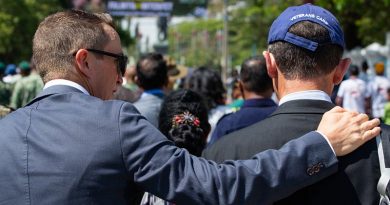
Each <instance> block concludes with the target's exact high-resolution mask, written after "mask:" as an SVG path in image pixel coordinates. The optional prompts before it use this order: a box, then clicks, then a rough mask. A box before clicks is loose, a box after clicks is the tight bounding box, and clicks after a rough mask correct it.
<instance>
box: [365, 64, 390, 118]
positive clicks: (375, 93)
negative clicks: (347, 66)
mask: <svg viewBox="0 0 390 205" xmlns="http://www.w3.org/2000/svg"><path fill="white" fill-rule="evenodd" d="M374 68H375V74H376V76H374V77H373V78H372V80H371V81H370V82H369V83H368V92H369V94H370V96H371V113H372V117H374V118H383V115H384V112H385V111H384V109H385V104H386V102H387V89H389V88H390V80H389V79H388V78H386V77H385V76H384V74H385V65H384V63H383V62H378V63H375V65H374Z"/></svg>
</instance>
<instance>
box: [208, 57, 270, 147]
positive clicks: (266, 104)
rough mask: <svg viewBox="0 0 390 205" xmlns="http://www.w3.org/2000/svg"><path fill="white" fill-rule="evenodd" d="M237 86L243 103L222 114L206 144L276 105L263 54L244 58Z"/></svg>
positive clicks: (262, 117)
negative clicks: (235, 108) (239, 107)
mask: <svg viewBox="0 0 390 205" xmlns="http://www.w3.org/2000/svg"><path fill="white" fill-rule="evenodd" d="M239 79H240V80H239V81H238V87H239V88H240V90H241V92H242V96H243V97H244V99H245V101H244V105H243V106H242V108H241V109H240V110H239V111H237V112H234V113H230V114H227V115H224V116H223V117H222V118H221V119H220V120H219V122H218V124H217V126H216V128H215V130H214V132H213V133H212V135H211V139H210V142H209V144H208V146H210V145H212V144H213V143H215V142H216V141H217V140H219V139H220V138H222V137H223V136H224V135H227V134H229V133H231V132H234V131H236V130H240V129H242V128H245V127H248V126H249V125H252V124H254V123H256V122H259V121H261V120H263V119H265V118H266V117H268V116H269V115H270V114H271V113H272V112H274V111H275V109H276V107H277V105H276V103H275V102H274V101H273V100H272V99H271V96H272V93H273V89H272V80H271V78H270V77H269V76H268V73H267V67H266V64H265V59H264V57H263V56H254V57H250V58H248V59H246V60H245V61H244V62H243V63H242V65H241V71H240V78H239Z"/></svg>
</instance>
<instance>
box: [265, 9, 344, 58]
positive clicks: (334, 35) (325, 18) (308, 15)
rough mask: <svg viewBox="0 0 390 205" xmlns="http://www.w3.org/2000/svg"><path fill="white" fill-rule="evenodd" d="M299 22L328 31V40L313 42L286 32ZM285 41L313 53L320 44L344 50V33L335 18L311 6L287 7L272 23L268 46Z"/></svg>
mask: <svg viewBox="0 0 390 205" xmlns="http://www.w3.org/2000/svg"><path fill="white" fill-rule="evenodd" d="M301 21H311V22H314V23H317V24H319V25H321V26H323V27H325V28H326V29H327V30H328V31H329V37H330V38H329V39H328V40H326V41H325V42H315V41H312V40H309V39H306V38H304V37H301V36H297V35H295V34H292V33H290V32H288V29H290V27H291V26H293V25H294V24H296V23H298V22H301ZM276 41H285V42H288V43H291V44H294V45H296V46H299V47H302V48H305V49H308V50H310V51H315V50H316V49H317V47H318V45H321V44H329V43H330V44H336V45H340V46H341V47H343V48H345V42H344V33H343V30H342V29H341V26H340V23H339V22H338V21H337V19H336V17H334V16H333V14H332V13H330V12H329V11H328V10H326V9H324V8H321V7H319V6H314V5H312V4H304V5H301V6H292V7H288V8H287V9H286V10H284V11H283V13H281V14H280V15H279V16H278V18H276V19H275V21H274V22H273V23H272V26H271V28H270V30H269V34H268V44H271V43H273V42H276Z"/></svg>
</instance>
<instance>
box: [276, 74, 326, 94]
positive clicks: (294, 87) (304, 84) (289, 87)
mask: <svg viewBox="0 0 390 205" xmlns="http://www.w3.org/2000/svg"><path fill="white" fill-rule="evenodd" d="M308 90H321V91H323V92H325V93H327V94H328V95H331V93H332V90H333V84H331V83H329V81H328V80H327V79H312V80H286V81H285V82H284V83H283V84H282V83H279V87H278V92H277V95H278V98H279V99H281V98H282V97H284V96H286V95H288V94H291V93H295V92H301V91H308Z"/></svg>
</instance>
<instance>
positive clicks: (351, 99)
mask: <svg viewBox="0 0 390 205" xmlns="http://www.w3.org/2000/svg"><path fill="white" fill-rule="evenodd" d="M349 74H350V75H349V78H348V79H347V80H344V81H342V82H341V84H340V87H339V90H338V92H337V98H336V105H339V106H342V107H343V108H345V109H348V110H352V111H356V112H359V113H370V110H369V108H370V105H369V101H370V93H369V90H368V88H367V85H366V83H365V82H364V81H363V80H361V79H359V78H358V76H359V68H358V67H357V66H356V65H351V66H350V67H349Z"/></svg>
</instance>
